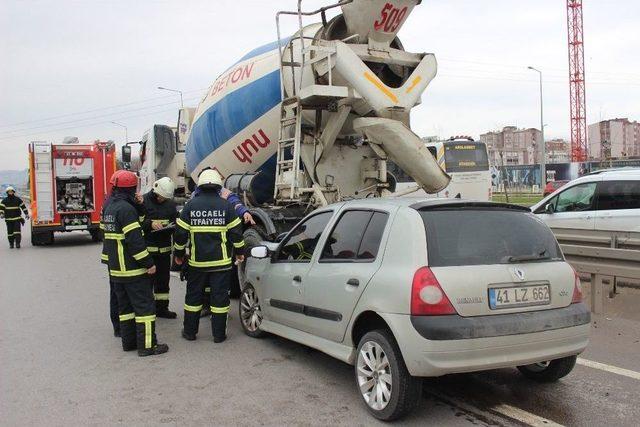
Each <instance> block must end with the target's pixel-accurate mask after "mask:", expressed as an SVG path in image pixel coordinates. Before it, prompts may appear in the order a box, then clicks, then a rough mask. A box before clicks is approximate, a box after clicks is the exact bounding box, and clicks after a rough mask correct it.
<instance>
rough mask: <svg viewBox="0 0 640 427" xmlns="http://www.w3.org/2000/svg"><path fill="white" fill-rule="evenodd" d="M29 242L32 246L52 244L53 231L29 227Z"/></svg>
mask: <svg viewBox="0 0 640 427" xmlns="http://www.w3.org/2000/svg"><path fill="white" fill-rule="evenodd" d="M31 244H32V245H33V246H42V245H52V244H53V231H35V230H34V229H33V228H32V229H31Z"/></svg>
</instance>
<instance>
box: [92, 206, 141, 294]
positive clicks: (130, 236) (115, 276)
mask: <svg viewBox="0 0 640 427" xmlns="http://www.w3.org/2000/svg"><path fill="white" fill-rule="evenodd" d="M139 216H140V215H139V213H138V211H137V210H136V208H135V207H134V206H133V205H132V204H131V203H129V202H128V201H127V200H126V199H123V198H116V197H111V198H110V200H109V202H108V204H107V206H105V207H104V210H103V212H102V224H101V228H102V230H103V232H104V244H103V249H102V256H101V261H102V262H104V263H106V264H107V265H108V266H109V275H110V276H111V279H112V280H114V281H116V282H117V281H120V282H124V281H130V280H134V279H135V278H137V277H139V276H142V275H145V274H147V269H148V268H150V267H152V266H153V259H152V258H151V255H150V254H149V251H148V250H147V245H146V243H145V241H144V237H143V233H142V226H141V225H140V221H139V220H140V218H139Z"/></svg>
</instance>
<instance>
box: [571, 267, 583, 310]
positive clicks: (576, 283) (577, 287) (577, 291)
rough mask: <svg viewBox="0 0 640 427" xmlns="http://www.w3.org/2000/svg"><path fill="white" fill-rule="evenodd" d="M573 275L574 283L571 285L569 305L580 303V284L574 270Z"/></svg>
mask: <svg viewBox="0 0 640 427" xmlns="http://www.w3.org/2000/svg"><path fill="white" fill-rule="evenodd" d="M573 275H574V276H575V281H574V284H573V297H572V298H571V304H575V303H577V302H582V283H581V282H580V276H578V273H577V272H576V271H575V270H573Z"/></svg>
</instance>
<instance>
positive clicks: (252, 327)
mask: <svg viewBox="0 0 640 427" xmlns="http://www.w3.org/2000/svg"><path fill="white" fill-rule="evenodd" d="M238 305H239V311H240V324H241V325H242V330H243V331H244V333H245V334H247V335H249V336H250V337H252V338H262V337H264V336H265V333H264V332H263V331H261V330H260V324H261V323H262V309H261V307H260V301H259V300H258V294H257V293H256V290H255V289H254V288H253V286H251V285H250V284H247V285H246V286H245V287H244V289H243V290H242V294H240V304H238Z"/></svg>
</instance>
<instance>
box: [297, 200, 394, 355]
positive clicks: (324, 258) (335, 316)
mask: <svg viewBox="0 0 640 427" xmlns="http://www.w3.org/2000/svg"><path fill="white" fill-rule="evenodd" d="M387 219H388V214H387V213H383V212H371V211H362V210H360V211H358V210H351V211H346V212H345V213H344V214H343V215H342V216H341V217H340V219H339V220H338V223H337V224H336V226H335V228H334V229H333V230H332V232H331V235H330V237H329V238H328V240H327V243H326V245H325V246H324V248H323V250H322V254H321V257H320V259H319V260H317V261H314V262H313V264H312V267H311V269H310V270H309V273H308V276H307V278H306V280H305V285H304V302H305V310H306V314H307V315H306V316H305V320H304V326H303V330H304V331H305V332H308V333H311V334H314V335H317V336H320V337H323V338H327V339H330V340H332V341H337V342H341V341H342V340H343V338H344V334H345V330H346V327H347V325H348V324H349V321H350V319H351V315H352V313H353V309H354V307H355V306H356V304H357V302H358V300H359V299H360V296H361V295H362V292H363V291H364V289H365V288H366V286H367V284H368V283H369V281H370V280H371V278H372V277H373V275H374V274H375V272H376V271H377V270H378V269H379V268H380V264H381V259H382V256H381V250H380V249H379V248H380V246H381V241H382V239H383V235H384V233H385V228H386V224H387Z"/></svg>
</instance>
